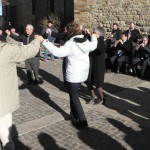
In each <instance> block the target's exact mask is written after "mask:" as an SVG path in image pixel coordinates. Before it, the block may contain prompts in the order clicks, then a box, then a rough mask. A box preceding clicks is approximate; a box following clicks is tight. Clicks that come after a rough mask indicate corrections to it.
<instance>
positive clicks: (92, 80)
mask: <svg viewBox="0 0 150 150" xmlns="http://www.w3.org/2000/svg"><path fill="white" fill-rule="evenodd" d="M105 49H106V48H105V43H104V37H100V38H98V45H97V48H96V50H94V51H93V52H90V54H89V57H90V70H89V77H88V80H87V83H89V84H92V85H94V86H96V87H97V88H99V87H102V85H103V83H104V73H105Z"/></svg>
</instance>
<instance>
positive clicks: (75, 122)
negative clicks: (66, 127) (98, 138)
mask: <svg viewBox="0 0 150 150" xmlns="http://www.w3.org/2000/svg"><path fill="white" fill-rule="evenodd" d="M71 122H72V125H73V126H74V127H75V128H77V129H78V128H86V127H88V123H87V121H86V120H84V121H79V120H75V119H74V120H71Z"/></svg>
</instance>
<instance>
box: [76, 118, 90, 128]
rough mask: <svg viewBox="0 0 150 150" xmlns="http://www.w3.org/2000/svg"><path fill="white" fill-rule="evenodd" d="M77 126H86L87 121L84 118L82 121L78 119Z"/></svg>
mask: <svg viewBox="0 0 150 150" xmlns="http://www.w3.org/2000/svg"><path fill="white" fill-rule="evenodd" d="M78 127H80V128H85V127H88V123H87V121H86V120H84V121H79V123H78Z"/></svg>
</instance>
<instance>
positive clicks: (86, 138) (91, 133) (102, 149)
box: [77, 127, 125, 150]
mask: <svg viewBox="0 0 150 150" xmlns="http://www.w3.org/2000/svg"><path fill="white" fill-rule="evenodd" d="M77 134H78V138H79V139H80V140H81V141H82V142H84V143H85V144H86V145H88V146H89V147H90V148H91V149H94V150H125V148H124V147H123V146H122V145H121V144H120V143H118V142H117V141H116V140H114V139H113V138H111V137H110V136H108V135H107V134H105V133H103V132H101V131H99V130H97V129H93V128H90V127H88V128H84V129H81V130H79V131H78V132H77Z"/></svg>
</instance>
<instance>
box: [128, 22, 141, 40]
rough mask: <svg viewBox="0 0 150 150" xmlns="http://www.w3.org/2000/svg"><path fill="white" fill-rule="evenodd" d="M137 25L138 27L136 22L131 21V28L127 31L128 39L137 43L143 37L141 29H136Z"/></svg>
mask: <svg viewBox="0 0 150 150" xmlns="http://www.w3.org/2000/svg"><path fill="white" fill-rule="evenodd" d="M135 27H136V23H135V22H131V23H130V27H129V30H127V31H126V33H128V39H129V40H130V41H131V42H135V43H137V42H138V40H139V39H141V38H142V36H141V34H140V31H139V30H138V29H136V28H135Z"/></svg>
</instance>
